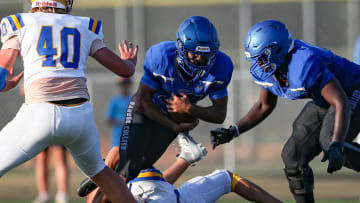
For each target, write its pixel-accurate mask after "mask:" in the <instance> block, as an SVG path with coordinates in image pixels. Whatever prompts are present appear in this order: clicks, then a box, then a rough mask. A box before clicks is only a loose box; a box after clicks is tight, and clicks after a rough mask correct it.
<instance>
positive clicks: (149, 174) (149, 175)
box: [138, 172, 163, 178]
mask: <svg viewBox="0 0 360 203" xmlns="http://www.w3.org/2000/svg"><path fill="white" fill-rule="evenodd" d="M145 177H161V178H163V175H162V174H161V173H157V172H143V173H140V174H139V175H138V178H145Z"/></svg>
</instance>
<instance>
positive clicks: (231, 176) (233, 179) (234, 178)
mask: <svg viewBox="0 0 360 203" xmlns="http://www.w3.org/2000/svg"><path fill="white" fill-rule="evenodd" d="M212 174H214V175H218V176H223V177H224V179H225V178H226V179H228V180H230V181H228V183H229V187H230V188H231V190H230V191H231V192H234V191H235V188H236V185H237V184H238V182H239V181H240V179H242V177H241V176H238V175H237V174H235V173H232V172H230V171H228V170H224V169H218V170H216V171H214V172H213V173H212Z"/></svg>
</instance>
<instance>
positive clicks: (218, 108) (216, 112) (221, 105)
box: [167, 94, 228, 123]
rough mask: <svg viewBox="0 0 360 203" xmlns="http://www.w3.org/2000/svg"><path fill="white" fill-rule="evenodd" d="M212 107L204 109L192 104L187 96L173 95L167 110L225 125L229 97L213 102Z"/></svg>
mask: <svg viewBox="0 0 360 203" xmlns="http://www.w3.org/2000/svg"><path fill="white" fill-rule="evenodd" d="M211 101H212V106H208V107H202V106H198V105H196V104H193V103H191V102H190V100H189V98H188V96H187V95H186V94H181V95H179V96H176V95H175V94H173V95H172V97H171V99H168V100H167V102H168V105H167V109H168V111H169V112H176V113H185V114H188V115H190V116H192V117H194V118H197V119H201V120H203V121H207V122H211V123H223V122H224V120H225V117H226V108H227V101H228V97H227V96H225V97H222V98H220V99H215V100H211Z"/></svg>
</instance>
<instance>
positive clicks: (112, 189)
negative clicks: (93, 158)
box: [91, 166, 136, 203]
mask: <svg viewBox="0 0 360 203" xmlns="http://www.w3.org/2000/svg"><path fill="white" fill-rule="evenodd" d="M91 180H92V181H93V182H94V183H96V184H97V185H98V186H99V187H100V188H101V190H102V191H103V192H104V194H105V195H106V197H107V198H108V199H109V200H111V202H112V203H115V202H124V203H128V202H129V203H131V202H134V203H135V202H136V200H135V198H134V197H133V196H132V194H131V193H130V191H129V190H128V189H127V186H126V184H125V182H124V181H123V179H122V178H121V177H120V176H119V175H118V174H117V173H115V171H113V170H112V169H111V168H109V167H107V166H106V167H105V168H104V170H102V171H101V172H100V173H98V174H96V175H95V176H93V177H91Z"/></svg>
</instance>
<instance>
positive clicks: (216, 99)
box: [78, 16, 233, 196]
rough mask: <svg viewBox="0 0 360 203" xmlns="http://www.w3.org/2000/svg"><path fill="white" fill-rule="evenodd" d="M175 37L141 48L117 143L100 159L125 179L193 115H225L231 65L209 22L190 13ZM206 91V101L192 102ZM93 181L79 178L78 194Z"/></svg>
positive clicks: (217, 119)
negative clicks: (137, 78)
mask: <svg viewBox="0 0 360 203" xmlns="http://www.w3.org/2000/svg"><path fill="white" fill-rule="evenodd" d="M176 36H177V41H164V42H161V43H159V44H156V45H153V46H152V47H150V49H149V50H148V51H147V54H146V57H145V64H144V69H145V72H144V75H143V77H142V79H141V82H140V85H139V89H138V91H137V93H136V94H135V96H134V97H133V98H132V101H131V102H130V104H129V107H128V110H127V118H126V122H125V126H124V127H123V130H122V135H121V140H120V146H118V147H114V148H112V149H111V151H110V152H109V154H108V156H107V158H106V160H105V163H107V165H108V166H110V167H111V168H115V167H116V165H117V167H116V171H118V172H120V174H121V175H122V176H123V177H125V178H126V179H127V181H129V180H131V179H134V178H135V177H136V176H137V175H138V173H139V172H140V170H142V169H147V168H150V167H152V165H153V164H154V163H155V162H156V161H157V160H158V159H159V158H160V156H161V155H162V154H163V153H164V152H165V150H166V149H167V147H168V145H169V144H170V143H171V142H172V141H173V140H174V139H175V137H176V135H177V134H178V133H180V132H187V131H190V130H192V129H193V128H195V127H196V125H197V124H198V121H197V119H201V120H203V121H207V122H211V123H222V122H223V121H224V119H225V117H226V110H227V109H226V108H227V100H228V99H227V98H228V97H227V86H228V84H229V82H230V80H231V75H232V71H233V64H232V61H231V59H230V57H229V56H227V55H226V54H225V53H223V52H221V51H219V46H220V43H219V39H218V35H217V31H216V28H215V26H214V25H213V24H212V23H211V22H210V21H209V20H208V19H207V18H205V17H202V16H191V17H189V18H188V19H186V20H185V21H184V22H183V23H182V24H181V25H180V26H179V28H178V32H177V34H176ZM206 96H209V98H210V100H211V102H212V105H210V106H207V107H201V106H199V105H197V104H196V103H197V102H198V101H200V100H202V99H203V98H205V97H206ZM138 120H142V123H141V124H138V123H139V122H137V121H138ZM119 151H120V161H119ZM94 186H95V185H94V184H91V182H89V181H87V182H86V181H85V182H82V183H81V184H80V186H79V188H78V194H79V196H85V195H87V194H88V193H89V192H90V191H91V190H92V189H94ZM95 187H96V186H95Z"/></svg>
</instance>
